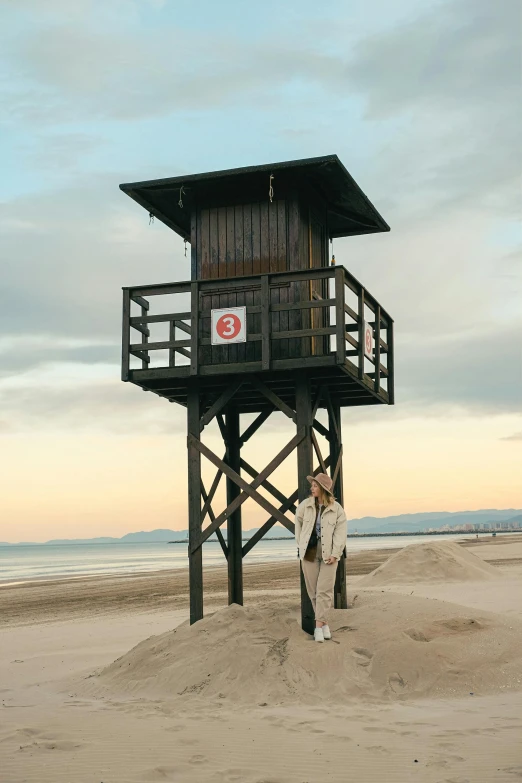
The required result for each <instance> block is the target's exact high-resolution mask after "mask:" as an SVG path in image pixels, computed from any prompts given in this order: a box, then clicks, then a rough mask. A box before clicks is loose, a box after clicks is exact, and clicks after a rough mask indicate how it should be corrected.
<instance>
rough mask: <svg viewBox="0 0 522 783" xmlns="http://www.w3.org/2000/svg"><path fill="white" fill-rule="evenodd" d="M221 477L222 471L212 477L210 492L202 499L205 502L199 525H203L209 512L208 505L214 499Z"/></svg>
mask: <svg viewBox="0 0 522 783" xmlns="http://www.w3.org/2000/svg"><path fill="white" fill-rule="evenodd" d="M223 459H224V458H223ZM222 475H223V471H222V470H218V471H217V473H216V475H215V476H214V481H213V482H212V484H211V487H210V491H209V493H208V495H207V497H203V500H204V501H205V505H204V506H203V510H202V512H201V524H203V522H204V521H205V517H206V516H207V513H209V510H210V507H211V506H210V504H211V503H212V501H213V499H214V495H215V494H216V490H217V488H218V486H219V482H220V481H221V476H222ZM202 494H203V493H202ZM205 494H206V493H205Z"/></svg>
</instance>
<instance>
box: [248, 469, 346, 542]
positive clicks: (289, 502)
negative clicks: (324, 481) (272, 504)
mask: <svg viewBox="0 0 522 783" xmlns="http://www.w3.org/2000/svg"><path fill="white" fill-rule="evenodd" d="M325 465H326V467H327V468H328V467H329V466H330V457H327V458H326V460H325ZM320 471H321V467H320V466H319V467H318V468H316V469H315V470H314V471H313V473H312V476H317V474H318V473H320ZM298 498H299V490H297V489H296V490H295V492H292V494H291V495H290V497H288V498H286V499H285V502H284V503H283V504H282V505H281V506H280V507H279V511H288V509H290V508H291V507H292V506H294V505H295V502H296V501H297V500H298ZM276 522H277V519H276V518H275V517H270V519H267V521H266V522H265V523H264V525H261V527H260V528H259V530H257V531H256V532H255V533H254V535H253V536H251V538H249V539H248V541H247V542H246V544H245V545H244V546H243V550H242V551H243V557H245V555H247V554H248V553H249V552H250V550H251V549H253V547H255V545H256V544H257V542H258V541H261V539H262V538H263V537H264V536H265V534H266V533H268V531H269V530H270V529H271V528H272V527H273V526H274V525H275V523H276ZM286 529H287V530H289V531H290V532H291V533H295V525H294V523H293V522H289V523H288V524H287V525H286Z"/></svg>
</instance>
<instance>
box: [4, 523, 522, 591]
mask: <svg viewBox="0 0 522 783" xmlns="http://www.w3.org/2000/svg"><path fill="white" fill-rule="evenodd" d="M503 532H504V535H503V536H502V537H500V538H499V537H496V536H491V535H490V534H488V535H480V536H479V538H476V534H471V533H463V534H462V535H460V534H459V538H458V539H454V541H455V543H458V544H460V545H461V546H476V545H492V546H498V545H502V544H509V543H513V542H517V541H522V531H521V533H509V532H508V531H503ZM472 536H473V537H472ZM368 537H374V536H368ZM386 537H387V538H388V537H389V536H386ZM396 537H397V538H400V537H401V536H396ZM354 538H362V536H354ZM277 540H279V539H277ZM281 540H292V539H281ZM155 543H162V544H170V543H183V542H167V541H161V542H155ZM213 543H219V542H217V541H216V542H213ZM27 546H29V545H27ZM38 546H45V545H44V544H39V545H38ZM57 546H65V545H63V544H59V545H57ZM403 548H404V545H402V546H401V543H400V542H399V541H397V545H396V546H393V547H392V546H387V547H381V548H378V547H375V548H372V549H363V550H358V551H355V552H351V553H350V551H349V552H348V560H349V563H350V564H353V565H354V566H355V570H356V573H357V574H359V575H362V574H363V573H364V574H366V573H369V571H366V570H364V571H360V568H361V566H362V567H363V568H364V565H363V564H364V563H366V561H370V562H374V563H377V565H380V564H381V562H384V559H386V557H388V556H389V555H391V554H393V553H395V552H398V551H399V550H400V549H403ZM295 561H296V558H295V557H294V556H289V557H288V558H281V559H267V560H262V561H258V562H250V563H245V565H244V568H245V569H249V568H253V567H260V568H261V567H268V566H271V565H276V564H277V565H285V564H286V565H288V564H290V563H294V562H295ZM377 565H375V566H374V567H377ZM216 569H226V564H225V563H220V564H218V565H214V564H212V565H210V564H209V565H207V566H205V573H208V572H210V571H212V570H216ZM349 571H350V565H349V566H348V572H349ZM183 572H186V573H188V564H187V565H185V564H183V565H180V566H177V567H172V566H169V567H166V568H157V569H151V570H129V571H121V572H114V571H97V572H93V573H84V574H59V573H57V574H50V575H49V576H27V577H17V578H14V579H1V578H0V591H2V590H5V589H6V588H12V587H23V586H24V585H25V586H26V585H47V584H58V583H60V584H65V585H66V584H68V583H73V584H75V583H81V582H82V581H87V580H88V581H93V580H96V579H99V580H106V579H143V578H146V577H150V578H154V577H161V576H165V575H167V574H171V573H172V574H181V573H183Z"/></svg>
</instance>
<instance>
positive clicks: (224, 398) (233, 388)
mask: <svg viewBox="0 0 522 783" xmlns="http://www.w3.org/2000/svg"><path fill="white" fill-rule="evenodd" d="M242 385H243V380H242V379H239V380H237V381H234V382H233V383H231V384H230V385H229V386H227V388H226V389H225V391H224V392H223V393H222V394H221V395H220V396H219V397H218V398H217V400H216V401H215V403H214V404H213V405H211V406H210V408H209V409H208V411H207V412H206V413H205V414H203V416H202V417H201V419H200V422H199V429H200V431H201V430H202V429H203V428H204V427H206V426H207V424H210V422H211V421H212V419H213V418H214V416H216V415H217V414H218V413H219V412H220V410H222V409H223V408H224V407H225V405H226V404H227V403H228V402H230V400H231V399H232V397H233V396H234V395H235V394H236V392H237V391H238V390H239V389H240V387H241V386H242Z"/></svg>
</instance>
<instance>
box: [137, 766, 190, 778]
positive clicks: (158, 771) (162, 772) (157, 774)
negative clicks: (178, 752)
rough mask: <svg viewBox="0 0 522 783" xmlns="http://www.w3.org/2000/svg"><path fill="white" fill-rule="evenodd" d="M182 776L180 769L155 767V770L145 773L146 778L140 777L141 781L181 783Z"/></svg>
mask: <svg viewBox="0 0 522 783" xmlns="http://www.w3.org/2000/svg"><path fill="white" fill-rule="evenodd" d="M180 774H181V770H180V768H179V767H166V766H161V767H154V769H151V770H149V771H147V772H145V773H144V775H145V777H141V775H140V780H152V781H155V780H165V781H179V780H181V777H180Z"/></svg>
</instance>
